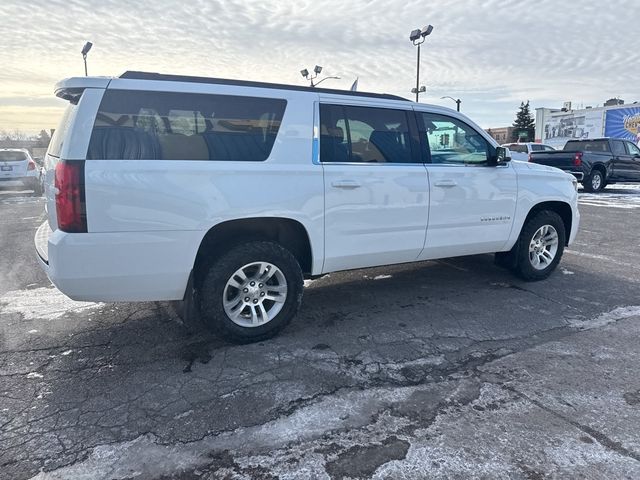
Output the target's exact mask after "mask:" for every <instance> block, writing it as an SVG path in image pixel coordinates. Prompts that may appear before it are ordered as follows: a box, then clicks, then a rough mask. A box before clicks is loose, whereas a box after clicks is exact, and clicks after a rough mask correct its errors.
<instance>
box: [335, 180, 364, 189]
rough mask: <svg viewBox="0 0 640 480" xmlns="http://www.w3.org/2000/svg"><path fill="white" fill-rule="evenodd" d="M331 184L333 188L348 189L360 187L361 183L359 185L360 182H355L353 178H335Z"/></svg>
mask: <svg viewBox="0 0 640 480" xmlns="http://www.w3.org/2000/svg"><path fill="white" fill-rule="evenodd" d="M331 186H332V187H334V188H346V189H350V188H360V187H361V186H362V185H360V183H359V182H356V181H355V180H336V181H335V182H331Z"/></svg>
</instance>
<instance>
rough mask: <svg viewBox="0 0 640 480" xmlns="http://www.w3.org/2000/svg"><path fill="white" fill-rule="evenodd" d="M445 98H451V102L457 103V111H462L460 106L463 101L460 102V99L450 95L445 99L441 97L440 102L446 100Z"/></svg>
mask: <svg viewBox="0 0 640 480" xmlns="http://www.w3.org/2000/svg"><path fill="white" fill-rule="evenodd" d="M445 98H450V99H451V100H453V101H454V102H456V110H457V111H458V112H459V111H460V104H461V103H462V100H460V99H459V98H453V97H450V96H449V95H445V96H444V97H440V100H444V99H445Z"/></svg>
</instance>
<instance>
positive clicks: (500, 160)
mask: <svg viewBox="0 0 640 480" xmlns="http://www.w3.org/2000/svg"><path fill="white" fill-rule="evenodd" d="M510 161H511V151H510V150H509V149H508V148H507V147H496V155H495V157H494V158H493V161H492V162H491V164H492V165H504V164H505V163H507V162H510Z"/></svg>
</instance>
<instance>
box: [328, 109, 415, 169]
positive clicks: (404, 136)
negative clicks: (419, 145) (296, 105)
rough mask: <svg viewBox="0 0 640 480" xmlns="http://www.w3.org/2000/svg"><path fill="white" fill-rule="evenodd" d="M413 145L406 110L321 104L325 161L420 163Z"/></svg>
mask: <svg viewBox="0 0 640 480" xmlns="http://www.w3.org/2000/svg"><path fill="white" fill-rule="evenodd" d="M414 130H415V128H414ZM412 143H413V142H412V136H411V132H410V128H409V116H408V114H407V112H406V111H405V110H395V109H390V108H375V107H355V106H342V105H324V104H322V105H320V160H321V161H322V162H325V163H328V162H334V163H335V162H338V163H339V162H354V163H416V162H418V161H419V158H418V156H417V155H414V151H413V149H412V146H411V145H412ZM416 150H417V149H416ZM415 153H416V154H417V152H415Z"/></svg>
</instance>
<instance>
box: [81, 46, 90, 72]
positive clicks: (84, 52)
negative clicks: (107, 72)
mask: <svg viewBox="0 0 640 480" xmlns="http://www.w3.org/2000/svg"><path fill="white" fill-rule="evenodd" d="M91 47H93V43H91V42H87V43H85V44H84V47H82V51H81V52H80V53H82V60H84V76H85V77H86V76H87V75H88V74H87V53H89V50H91Z"/></svg>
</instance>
